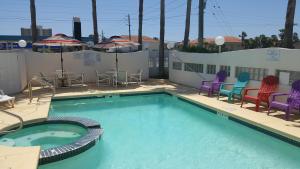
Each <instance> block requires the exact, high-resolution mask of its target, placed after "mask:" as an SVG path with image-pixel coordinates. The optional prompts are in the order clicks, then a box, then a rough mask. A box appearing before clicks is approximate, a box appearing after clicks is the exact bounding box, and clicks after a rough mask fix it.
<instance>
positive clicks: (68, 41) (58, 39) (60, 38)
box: [33, 34, 82, 46]
mask: <svg viewBox="0 0 300 169" xmlns="http://www.w3.org/2000/svg"><path fill="white" fill-rule="evenodd" d="M61 44H63V45H64V46H65V45H66V46H82V44H81V42H80V41H79V40H77V39H73V38H71V37H68V36H67V35H65V34H56V35H54V36H51V37H49V38H46V39H43V40H41V41H38V42H37V43H34V44H33V45H36V46H43V45H48V46H60V45H61Z"/></svg>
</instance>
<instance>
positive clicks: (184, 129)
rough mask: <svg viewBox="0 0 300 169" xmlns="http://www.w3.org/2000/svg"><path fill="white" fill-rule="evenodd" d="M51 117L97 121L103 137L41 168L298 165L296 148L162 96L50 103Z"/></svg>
mask: <svg viewBox="0 0 300 169" xmlns="http://www.w3.org/2000/svg"><path fill="white" fill-rule="evenodd" d="M50 116H77V117H86V118H91V119H94V120H96V121H98V122H99V123H100V124H101V126H102V127H103V129H104V130H105V134H104V135H103V136H102V138H101V141H100V142H98V144H96V146H94V147H92V148H91V149H89V150H87V151H85V152H84V153H81V154H79V155H77V156H74V157H71V158H68V159H66V160H62V161H59V162H54V163H50V164H46V165H41V166H40V167H39V168H40V169H56V168H64V169H68V168H72V169H83V168H88V169H125V168H126V169H127V168H128V169H129V168H130V169H159V168H160V169H168V168H172V169H183V168H186V169H199V168H223V169H224V168H226V169H227V168H230V169H232V168H243V169H244V168H249V169H253V168H271V169H276V168H278V169H279V168H280V169H281V168H285V169H293V168H295V169H296V168H299V166H300V160H299V158H300V148H299V147H297V146H294V145H292V144H288V143H286V142H284V141H281V140H279V139H276V138H273V137H271V136H269V135H266V134H264V133H262V132H259V131H257V130H254V129H252V128H249V127H246V126H244V125H241V124H239V123H236V122H234V121H232V120H228V118H224V117H222V116H218V115H216V114H214V113H212V112H210V111H209V110H208V109H206V108H201V107H199V106H196V105H193V104H190V103H188V102H185V101H182V100H180V99H178V98H176V97H173V96H170V95H167V94H150V95H132V96H121V97H120V96H113V97H105V98H85V99H74V100H61V101H53V102H52V104H51V110H50Z"/></svg>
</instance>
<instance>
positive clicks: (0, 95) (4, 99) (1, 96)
mask: <svg viewBox="0 0 300 169" xmlns="http://www.w3.org/2000/svg"><path fill="white" fill-rule="evenodd" d="M3 102H8V103H9V104H10V105H11V106H12V107H14V105H15V97H11V96H7V95H5V94H4V91H3V90H0V103H3Z"/></svg>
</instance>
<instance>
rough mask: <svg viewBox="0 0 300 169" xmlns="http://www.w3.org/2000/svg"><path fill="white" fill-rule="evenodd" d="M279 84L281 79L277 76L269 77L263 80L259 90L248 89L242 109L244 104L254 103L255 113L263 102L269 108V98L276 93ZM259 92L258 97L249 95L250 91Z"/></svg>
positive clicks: (243, 99)
mask: <svg viewBox="0 0 300 169" xmlns="http://www.w3.org/2000/svg"><path fill="white" fill-rule="evenodd" d="M278 84H279V79H278V77H276V76H267V77H265V78H264V79H263V81H262V83H261V86H260V88H259V89H252V88H246V89H245V92H244V95H243V98H242V104H241V107H243V104H244V102H253V103H255V104H256V107H255V111H259V105H260V104H261V102H265V103H266V104H267V105H268V107H269V97H270V95H271V94H272V93H274V92H275V91H276V90H277V88H278ZM253 90H258V94H257V96H251V95H248V92H249V91H253Z"/></svg>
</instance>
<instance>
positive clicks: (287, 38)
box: [284, 0, 296, 48]
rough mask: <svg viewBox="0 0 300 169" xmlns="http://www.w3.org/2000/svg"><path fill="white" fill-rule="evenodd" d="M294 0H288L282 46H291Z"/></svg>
mask: <svg viewBox="0 0 300 169" xmlns="http://www.w3.org/2000/svg"><path fill="white" fill-rule="evenodd" d="M295 9H296V0H289V2H288V6H287V12H286V18H285V32H284V47H286V48H293V29H294V18H295Z"/></svg>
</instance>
